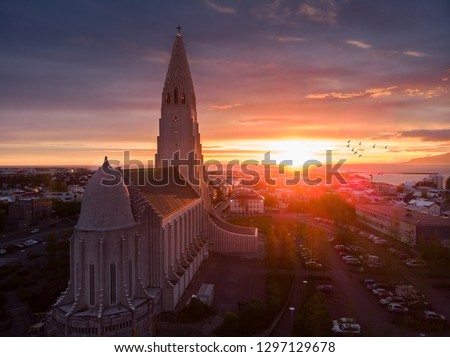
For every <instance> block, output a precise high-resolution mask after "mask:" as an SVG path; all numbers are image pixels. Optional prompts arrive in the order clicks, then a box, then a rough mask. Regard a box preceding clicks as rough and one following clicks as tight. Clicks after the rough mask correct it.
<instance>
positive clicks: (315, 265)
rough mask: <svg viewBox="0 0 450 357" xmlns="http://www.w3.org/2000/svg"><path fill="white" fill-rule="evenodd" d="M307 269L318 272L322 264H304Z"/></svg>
mask: <svg viewBox="0 0 450 357" xmlns="http://www.w3.org/2000/svg"><path fill="white" fill-rule="evenodd" d="M305 265H306V267H307V268H308V269H313V270H320V269H322V264H320V263H317V262H309V263H306V264H305Z"/></svg>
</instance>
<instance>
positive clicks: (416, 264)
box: [405, 259, 425, 268]
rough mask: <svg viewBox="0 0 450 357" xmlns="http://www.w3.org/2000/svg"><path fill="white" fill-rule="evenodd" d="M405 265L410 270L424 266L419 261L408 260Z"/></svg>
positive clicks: (423, 263)
mask: <svg viewBox="0 0 450 357" xmlns="http://www.w3.org/2000/svg"><path fill="white" fill-rule="evenodd" d="M405 264H406V266H408V267H410V268H423V267H424V266H425V262H424V261H423V260H420V259H408V260H406V261H405Z"/></svg>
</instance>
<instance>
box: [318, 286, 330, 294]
mask: <svg viewBox="0 0 450 357" xmlns="http://www.w3.org/2000/svg"><path fill="white" fill-rule="evenodd" d="M316 291H320V292H321V293H324V294H332V293H333V285H319V286H317V287H316Z"/></svg>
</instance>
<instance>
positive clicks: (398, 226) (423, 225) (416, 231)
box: [356, 204, 450, 246]
mask: <svg viewBox="0 0 450 357" xmlns="http://www.w3.org/2000/svg"><path fill="white" fill-rule="evenodd" d="M356 215H357V217H358V219H359V220H360V221H361V222H363V223H364V224H366V225H367V226H369V227H371V228H373V229H375V230H377V231H378V232H380V233H383V234H386V235H388V236H391V237H393V238H395V239H398V240H399V241H401V242H403V243H406V244H409V245H411V246H416V245H419V244H421V243H424V242H426V241H428V240H432V239H440V240H441V242H442V244H443V245H445V246H448V244H449V242H450V220H449V219H448V218H444V217H440V216H436V215H431V214H427V213H423V212H420V211H413V210H410V209H408V208H406V207H403V206H399V205H393V204H359V205H356Z"/></svg>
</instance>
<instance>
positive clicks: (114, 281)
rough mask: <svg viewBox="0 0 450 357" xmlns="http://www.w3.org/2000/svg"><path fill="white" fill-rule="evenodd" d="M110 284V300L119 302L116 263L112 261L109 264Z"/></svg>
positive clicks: (112, 302)
mask: <svg viewBox="0 0 450 357" xmlns="http://www.w3.org/2000/svg"><path fill="white" fill-rule="evenodd" d="M109 279H110V281H109V286H110V290H111V291H110V300H111V304H116V303H117V277H116V264H114V263H111V264H110V265H109Z"/></svg>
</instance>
